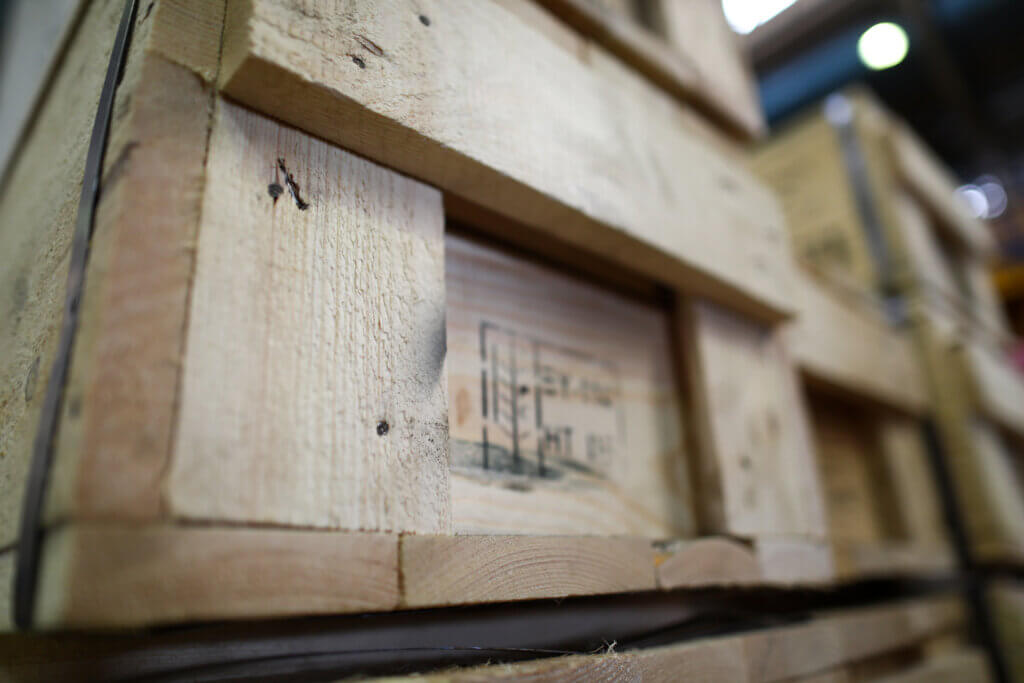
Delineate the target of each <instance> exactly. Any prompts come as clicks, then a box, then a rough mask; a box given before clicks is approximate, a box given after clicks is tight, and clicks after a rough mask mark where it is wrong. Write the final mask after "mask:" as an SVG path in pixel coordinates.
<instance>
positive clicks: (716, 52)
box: [650, 0, 766, 137]
mask: <svg viewBox="0 0 1024 683" xmlns="http://www.w3.org/2000/svg"><path fill="white" fill-rule="evenodd" d="M650 4H652V5H653V7H652V8H651V10H650V11H651V14H652V18H653V19H654V22H655V27H656V29H657V30H658V31H659V32H660V33H661V34H662V35H663V36H664V37H665V39H666V40H667V41H668V43H669V45H671V46H672V47H673V48H674V49H676V50H677V51H679V52H680V53H682V54H683V56H684V57H686V59H687V60H688V61H690V62H691V63H692V65H693V68H694V70H695V71H696V73H697V83H698V86H697V88H698V92H706V93H707V96H708V97H709V99H710V100H711V101H712V102H713V103H714V104H715V105H716V106H717V107H719V108H720V109H723V110H725V111H728V112H729V114H730V115H731V116H732V118H733V120H734V121H736V122H738V123H739V124H740V125H741V127H742V129H743V130H745V131H747V132H748V133H749V134H751V135H753V136H755V137H756V136H758V135H761V134H762V133H764V132H765V128H766V127H765V122H764V115H763V114H762V112H761V101H760V99H759V96H758V92H757V87H756V85H755V81H754V75H753V72H752V70H751V68H750V66H749V65H748V64H747V63H746V61H745V57H744V55H743V54H742V52H741V50H740V44H739V40H740V39H739V37H738V36H737V35H736V34H735V33H734V32H733V30H732V28H730V27H729V24H728V23H727V22H726V20H725V15H724V14H723V13H722V3H721V2H720V1H719V0H651V3H650Z"/></svg>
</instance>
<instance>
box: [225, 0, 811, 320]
mask: <svg viewBox="0 0 1024 683" xmlns="http://www.w3.org/2000/svg"><path fill="white" fill-rule="evenodd" d="M420 14H422V15H423V16H426V17H427V18H428V19H429V26H427V25H424V24H423V23H422V22H421V21H420V20H419V15H420ZM545 21H546V22H547V24H555V26H550V25H543V26H538V25H536V24H537V23H538V22H541V23H543V22H545ZM558 28H559V27H558V26H557V20H556V19H554V17H550V16H544V15H543V13H537V15H536V17H535V18H534V19H533V20H531V21H529V22H527V21H524V20H523V18H522V16H521V15H520V14H519V13H515V14H513V13H511V12H509V11H507V10H506V9H505V8H503V7H501V6H499V5H498V4H495V3H494V2H490V1H487V2H475V3H470V4H465V3H460V2H457V1H456V0H432V2H430V3H428V4H426V5H423V6H421V7H419V9H418V10H417V11H411V9H410V8H408V7H407V6H406V5H405V4H403V3H401V2H399V1H398V0H388V1H387V2H378V3H374V4H373V5H372V6H369V5H359V6H356V5H355V4H354V3H353V4H348V3H336V2H325V1H323V0H319V1H318V2H314V3H313V4H312V5H309V6H308V7H306V8H305V11H303V12H299V11H298V10H297V9H296V8H295V7H292V6H290V5H289V4H288V3H283V2H280V1H279V0H246V1H244V2H239V3H232V5H231V7H230V11H229V18H228V29H227V31H226V36H225V63H224V67H223V69H222V79H221V81H222V85H223V87H224V89H225V91H226V92H227V93H228V94H229V95H231V96H232V97H234V98H237V99H238V100H240V101H242V102H244V103H246V104H248V105H249V106H252V107H254V108H256V109H257V110H260V111H262V112H265V113H267V114H269V115H272V116H275V117H276V118H279V119H281V120H284V121H286V122H289V123H291V124H294V125H296V126H299V127H301V128H303V129H305V130H308V131H310V132H312V133H314V134H316V135H319V136H321V137H324V138H326V139H328V140H331V141H333V142H336V143H338V144H341V145H342V146H345V147H348V148H350V149H353V150H354V151H356V152H358V153H360V154H363V155H365V156H367V157H369V158H371V159H374V160H376V161H379V162H381V163H384V164H387V165H390V166H393V167H395V168H397V169H399V170H401V171H403V172H406V173H409V174H411V175H414V176H417V177H420V178H423V179H424V180H427V181H428V182H431V183H433V184H435V185H436V186H438V187H440V188H442V189H444V190H446V191H449V192H452V193H455V194H458V195H461V196H463V197H466V198H468V199H470V200H472V201H474V202H476V203H478V204H481V205H483V206H485V207H487V208H489V209H491V210H493V211H495V212H497V213H498V214H503V215H505V216H510V217H514V218H515V219H516V220H518V221H520V222H522V223H525V224H527V225H529V226H531V227H534V228H538V229H540V230H542V231H544V232H545V233H547V234H549V235H550V236H552V237H553V238H556V239H558V240H562V241H565V242H568V243H570V244H572V245H574V246H576V247H577V248H580V249H584V250H587V251H590V252H591V253H595V254H598V255H601V256H605V257H608V258H610V259H612V260H614V261H615V262H617V263H621V264H624V265H626V266H628V267H630V268H633V269H636V270H641V271H644V272H646V273H648V274H650V275H651V276H654V277H656V278H658V279H661V280H664V281H667V282H669V283H671V284H673V285H676V286H679V287H682V288H685V289H688V290H693V291H696V292H698V293H701V294H702V295H705V296H709V297H712V298H715V299H717V300H719V301H722V302H725V303H727V304H729V305H732V306H736V307H739V308H743V309H744V310H746V311H749V312H752V313H754V314H758V315H767V316H772V315H774V316H776V317H777V316H778V315H779V314H780V313H783V312H786V311H788V309H789V304H788V301H789V300H790V297H789V291H790V277H791V269H790V263H789V259H788V258H787V252H786V247H785V242H784V237H783V235H784V231H783V230H784V229H783V226H782V224H781V222H782V221H781V216H780V215H779V214H778V212H777V209H776V207H775V205H774V201H773V199H772V198H771V197H770V195H769V194H768V193H767V191H766V190H764V188H762V187H761V186H760V185H759V184H758V183H757V182H756V181H755V180H754V179H753V178H752V177H750V176H749V175H748V174H747V172H746V171H745V170H744V169H742V168H739V167H738V166H737V165H736V164H734V163H732V162H730V161H729V160H727V159H726V158H725V157H723V156H722V155H721V154H719V153H718V152H716V151H715V150H714V149H713V147H712V146H711V145H709V144H708V143H706V142H704V141H703V140H702V139H701V137H700V136H699V135H693V134H690V132H688V130H687V123H686V117H685V116H683V115H681V113H680V105H679V104H678V103H677V102H675V101H674V100H673V99H672V98H670V96H668V95H667V94H666V93H663V92H660V91H659V90H658V89H657V88H656V87H655V86H653V85H652V84H650V83H648V82H646V81H645V80H643V79H642V78H640V77H638V76H636V75H635V74H633V73H632V72H630V71H629V70H628V69H627V68H626V67H624V66H623V65H621V64H620V63H618V62H617V61H616V60H615V59H614V58H612V57H610V56H609V55H607V54H606V53H604V52H603V51H602V50H601V49H599V48H596V47H594V48H590V49H583V43H582V42H580V40H581V39H577V45H576V47H575V48H570V47H567V46H566V45H565V40H570V39H571V36H570V37H567V38H565V40H552V39H551V38H550V37H549V33H551V32H552V31H556V30H557V29H558ZM338 55H344V56H343V57H340V58H339V57H338ZM639 111H642V112H644V115H643V116H637V115H636V112H639ZM495 131H500V134H495ZM524 140H529V141H530V142H529V144H525V143H524V142H523V141H524ZM538 155H541V157H542V158H543V159H544V163H542V164H538V163H537V159H538V158H539V157H538Z"/></svg>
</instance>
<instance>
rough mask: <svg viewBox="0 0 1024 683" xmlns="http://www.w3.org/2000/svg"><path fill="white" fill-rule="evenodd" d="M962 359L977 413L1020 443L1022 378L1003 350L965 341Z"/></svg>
mask: <svg viewBox="0 0 1024 683" xmlns="http://www.w3.org/2000/svg"><path fill="white" fill-rule="evenodd" d="M963 357H964V362H965V363H966V364H967V366H968V372H969V376H970V378H971V383H972V389H973V391H974V398H975V400H976V402H977V406H978V409H979V411H980V412H981V413H983V414H984V415H986V416H987V417H989V418H990V419H992V420H993V421H995V422H997V423H998V424H999V425H1001V426H1002V427H1003V428H1005V429H1008V430H1010V431H1011V432H1013V433H1014V434H1016V436H1017V438H1021V439H1024V374H1022V373H1021V372H1020V370H1018V369H1017V367H1016V366H1015V365H1014V364H1013V363H1012V362H1011V361H1010V359H1009V357H1008V356H1007V355H1006V353H1005V351H1004V350H1003V349H1001V348H998V347H996V348H993V347H992V346H990V345H988V344H986V343H984V342H983V341H980V340H978V339H968V340H967V341H966V343H965V344H964V349H963Z"/></svg>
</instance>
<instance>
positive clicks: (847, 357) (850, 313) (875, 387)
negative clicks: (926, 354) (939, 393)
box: [786, 269, 928, 414]
mask: <svg viewBox="0 0 1024 683" xmlns="http://www.w3.org/2000/svg"><path fill="white" fill-rule="evenodd" d="M798 281H799V283H800V286H799V287H797V289H796V299H797V309H798V312H797V316H796V319H795V320H794V322H793V323H792V324H790V325H789V326H788V327H787V332H786V334H787V336H788V339H787V341H788V343H789V347H790V349H791V350H792V354H793V358H794V360H795V361H796V362H797V364H798V365H799V366H800V369H801V371H802V372H803V373H804V374H805V375H806V376H808V377H809V378H810V379H812V380H815V381H818V382H823V383H825V384H827V385H829V386H831V387H835V388H837V389H839V390H841V391H842V392H843V393H844V394H845V395H847V396H849V397H850V398H860V399H867V400H869V401H875V402H878V403H882V404H884V405H886V406H889V407H892V408H896V409H897V410H899V411H901V412H909V413H915V414H921V413H924V412H925V411H926V410H927V407H928V394H927V385H926V384H925V381H924V377H923V375H922V372H921V366H920V363H919V362H918V360H917V358H916V356H915V353H914V346H913V340H912V339H911V337H910V336H909V335H908V334H906V333H905V332H904V331H901V330H897V329H894V328H893V327H892V326H891V325H889V323H888V321H887V320H886V319H885V317H884V314H883V311H882V309H881V307H880V306H879V305H877V304H876V303H875V302H873V301H872V300H870V299H867V298H864V297H858V296H856V295H854V294H853V293H851V292H848V291H845V290H842V289H839V288H838V287H836V286H835V285H834V284H833V283H830V282H829V281H827V280H826V279H824V278H823V277H818V276H815V275H812V274H811V273H805V272H803V270H802V269H801V271H800V273H799V280H798Z"/></svg>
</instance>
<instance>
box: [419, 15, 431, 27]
mask: <svg viewBox="0 0 1024 683" xmlns="http://www.w3.org/2000/svg"><path fill="white" fill-rule="evenodd" d="M420 23H421V24H423V25H424V26H430V17H428V16H427V15H425V14H421V15H420Z"/></svg>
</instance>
